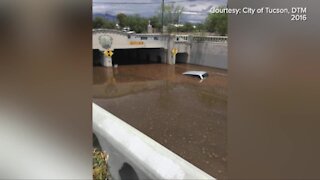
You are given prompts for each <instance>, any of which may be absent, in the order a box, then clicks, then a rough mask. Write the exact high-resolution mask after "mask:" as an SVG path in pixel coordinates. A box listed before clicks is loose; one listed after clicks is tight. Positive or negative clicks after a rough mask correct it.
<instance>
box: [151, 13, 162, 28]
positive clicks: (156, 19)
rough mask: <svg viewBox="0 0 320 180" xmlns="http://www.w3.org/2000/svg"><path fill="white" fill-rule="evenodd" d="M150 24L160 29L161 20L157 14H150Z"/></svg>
mask: <svg viewBox="0 0 320 180" xmlns="http://www.w3.org/2000/svg"><path fill="white" fill-rule="evenodd" d="M150 24H151V25H152V27H153V28H155V29H158V30H160V29H161V21H160V19H159V17H158V16H152V17H151V18H150Z"/></svg>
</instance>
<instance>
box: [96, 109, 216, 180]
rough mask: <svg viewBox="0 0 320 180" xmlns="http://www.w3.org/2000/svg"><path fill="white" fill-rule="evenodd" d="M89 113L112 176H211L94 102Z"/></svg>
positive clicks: (123, 179) (183, 177)
mask: <svg viewBox="0 0 320 180" xmlns="http://www.w3.org/2000/svg"><path fill="white" fill-rule="evenodd" d="M92 114H93V117H92V118H93V132H94V133H95V135H96V136H97V138H98V140H99V143H100V146H101V148H102V149H103V150H105V151H107V152H108V153H109V165H110V172H111V175H112V176H113V178H114V179H121V180H125V179H139V180H142V179H170V180H172V179H193V180H194V179H210V180H214V179H215V178H213V177H212V176H210V175H208V174H207V173H205V172H204V171H202V170H200V169H199V168H197V167H195V166H194V165H192V164H191V163H189V162H187V161H186V160H184V159H183V158H181V157H180V156H178V155H177V154H175V153H173V152H171V151H170V150H168V149H167V148H165V147H164V146H162V145H160V144H159V143H157V142H156V141H154V140H153V139H151V138H150V137H148V136H146V135H145V134H143V133H141V132H140V131H138V130H137V129H135V128H133V127H132V126H130V125H129V124H127V123H125V122H123V121H122V120H120V119H119V118H117V117H116V116H114V115H112V114H111V113H109V112H107V111H106V110H104V109H102V108H101V107H99V106H98V105H96V104H93V105H92Z"/></svg>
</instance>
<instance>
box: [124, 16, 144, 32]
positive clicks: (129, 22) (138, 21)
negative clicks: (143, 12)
mask: <svg viewBox="0 0 320 180" xmlns="http://www.w3.org/2000/svg"><path fill="white" fill-rule="evenodd" d="M125 25H126V26H129V27H130V29H131V30H133V31H135V32H136V33H143V32H146V31H147V26H148V19H146V18H143V17H140V16H139V15H133V16H127V18H126V22H125Z"/></svg>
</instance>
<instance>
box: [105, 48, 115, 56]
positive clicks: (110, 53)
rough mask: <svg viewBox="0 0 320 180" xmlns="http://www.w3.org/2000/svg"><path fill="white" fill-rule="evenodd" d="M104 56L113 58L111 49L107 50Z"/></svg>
mask: <svg viewBox="0 0 320 180" xmlns="http://www.w3.org/2000/svg"><path fill="white" fill-rule="evenodd" d="M104 55H105V56H107V57H111V56H112V55H113V52H112V50H111V49H107V50H106V51H104Z"/></svg>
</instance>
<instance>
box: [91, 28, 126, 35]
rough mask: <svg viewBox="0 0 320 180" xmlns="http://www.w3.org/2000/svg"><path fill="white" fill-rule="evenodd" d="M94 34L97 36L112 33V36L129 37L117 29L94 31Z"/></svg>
mask: <svg viewBox="0 0 320 180" xmlns="http://www.w3.org/2000/svg"><path fill="white" fill-rule="evenodd" d="M92 33H93V34H95V33H112V34H119V35H124V36H127V35H128V33H126V32H123V31H119V30H116V29H93V30H92Z"/></svg>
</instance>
